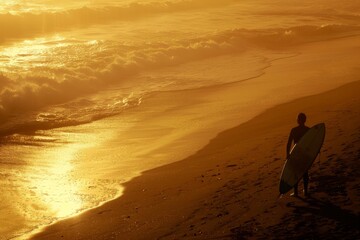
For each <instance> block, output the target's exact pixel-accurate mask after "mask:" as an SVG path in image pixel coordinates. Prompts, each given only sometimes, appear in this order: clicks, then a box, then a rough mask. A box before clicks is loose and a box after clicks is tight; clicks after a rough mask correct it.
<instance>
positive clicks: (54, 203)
mask: <svg viewBox="0 0 360 240" xmlns="http://www.w3.org/2000/svg"><path fill="white" fill-rule="evenodd" d="M60 137H61V138H62V141H65V142H67V143H65V144H63V143H62V144H59V145H56V144H55V145H52V144H50V146H48V147H46V148H45V150H44V151H43V154H41V155H40V156H39V157H38V158H37V159H38V160H39V161H40V162H41V163H40V164H39V163H36V165H34V166H33V167H32V169H30V170H29V172H28V173H29V175H31V176H32V177H29V179H30V183H29V185H30V186H29V188H30V189H32V191H33V192H34V195H36V196H37V198H38V203H37V204H39V208H41V209H48V210H49V211H50V212H53V214H54V215H53V216H55V217H56V218H63V217H66V216H70V215H72V214H75V213H77V212H79V211H80V210H81V209H83V208H84V204H85V203H84V201H83V198H82V196H81V192H83V191H82V190H83V188H84V186H83V185H82V183H81V181H76V179H75V176H74V175H73V173H74V171H76V170H75V169H74V168H75V161H76V159H77V157H78V155H79V152H80V151H81V150H83V149H85V148H89V147H91V145H92V143H93V142H94V141H92V140H91V139H87V141H85V140H83V141H82V143H78V142H77V140H79V139H80V138H81V139H82V138H83V137H85V135H81V134H75V133H61V135H60ZM86 137H87V138H91V137H90V136H88V135H87V136H86ZM45 140H46V141H49V137H45ZM42 159H44V160H42ZM34 172H35V174H34Z"/></svg>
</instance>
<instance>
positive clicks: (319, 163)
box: [32, 82, 360, 239]
mask: <svg viewBox="0 0 360 240" xmlns="http://www.w3.org/2000/svg"><path fill="white" fill-rule="evenodd" d="M359 91H360V82H355V83H350V84H347V85H345V86H342V87H340V88H337V89H335V90H331V91H328V92H326V93H322V94H319V95H314V96H309V97H305V98H301V99H298V100H295V101H291V102H288V103H285V104H281V105H279V106H276V107H274V108H271V109H269V110H267V111H265V112H264V113H262V114H261V115H259V116H256V117H255V118H253V119H251V120H250V121H248V122H246V123H244V124H241V125H240V126H237V127H235V128H232V129H229V130H226V131H224V132H222V133H220V134H218V135H217V136H216V137H215V138H214V139H212V140H211V141H210V142H209V143H208V144H207V145H206V146H205V147H203V148H202V149H200V150H199V151H197V152H196V154H194V155H192V156H189V157H187V158H186V159H184V160H182V161H179V162H176V163H172V164H169V165H165V166H162V167H159V168H155V169H152V170H149V171H146V172H143V173H142V174H141V176H139V177H136V178H134V179H132V180H131V181H130V182H127V183H126V184H125V185H124V187H125V189H124V192H123V195H122V196H121V197H120V198H118V199H115V200H113V201H110V202H108V203H106V204H104V205H103V206H101V207H98V208H95V209H92V210H90V211H87V212H85V213H83V214H81V215H79V216H76V217H73V218H70V219H67V220H63V221H60V222H58V223H56V224H54V225H51V226H49V227H47V228H46V229H45V230H44V231H43V232H41V233H39V234H37V235H35V236H34V237H33V238H32V239H183V238H185V239H194V238H196V239H356V238H357V237H359V234H360V232H359V229H358V226H359V211H360V202H359V191H360V189H359V163H358V160H359V153H360V152H359V149H360V145H359V144H360V138H359V136H360V126H359V120H360V113H359V110H358V109H360V96H359V94H358V93H359ZM299 111H303V112H306V113H307V115H308V125H309V126H311V125H314V124H316V123H319V122H324V123H325V124H326V128H327V135H326V139H325V143H324V146H323V148H322V150H321V154H320V156H319V158H318V159H317V160H316V161H315V163H314V165H313V166H312V168H311V170H310V193H311V196H310V197H308V198H305V197H303V196H301V195H300V197H299V198H294V197H290V196H289V194H287V195H285V196H282V197H281V198H279V195H278V180H279V174H280V172H281V168H282V166H283V164H284V156H285V144H286V141H287V137H288V132H289V129H291V127H293V126H294V125H295V118H296V115H297V113H298V112H299ZM300 189H302V188H301V187H300Z"/></svg>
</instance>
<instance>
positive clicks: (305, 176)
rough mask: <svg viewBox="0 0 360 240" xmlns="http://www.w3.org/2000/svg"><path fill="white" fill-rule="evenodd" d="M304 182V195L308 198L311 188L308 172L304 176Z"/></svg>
mask: <svg viewBox="0 0 360 240" xmlns="http://www.w3.org/2000/svg"><path fill="white" fill-rule="evenodd" d="M303 181H304V195H305V196H307V195H308V186H309V174H308V172H306V173H305V174H304V177H303Z"/></svg>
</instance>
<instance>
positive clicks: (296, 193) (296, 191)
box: [291, 184, 298, 197]
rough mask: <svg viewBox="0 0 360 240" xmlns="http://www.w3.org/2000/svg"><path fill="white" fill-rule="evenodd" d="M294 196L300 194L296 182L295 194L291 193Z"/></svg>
mask: <svg viewBox="0 0 360 240" xmlns="http://www.w3.org/2000/svg"><path fill="white" fill-rule="evenodd" d="M291 195H292V196H295V197H296V196H297V195H298V184H295V185H294V193H293V194H291Z"/></svg>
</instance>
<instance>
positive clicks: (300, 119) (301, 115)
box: [297, 113, 306, 125]
mask: <svg viewBox="0 0 360 240" xmlns="http://www.w3.org/2000/svg"><path fill="white" fill-rule="evenodd" d="M297 122H298V124H300V125H304V124H305V122H306V115H305V113H299V115H298V117H297Z"/></svg>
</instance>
